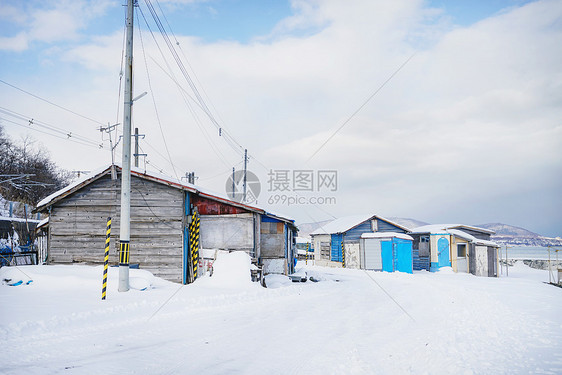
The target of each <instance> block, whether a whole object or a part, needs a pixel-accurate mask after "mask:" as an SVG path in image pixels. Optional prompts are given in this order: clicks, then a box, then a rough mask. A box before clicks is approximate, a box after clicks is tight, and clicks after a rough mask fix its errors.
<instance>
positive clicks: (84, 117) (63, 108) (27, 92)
mask: <svg viewBox="0 0 562 375" xmlns="http://www.w3.org/2000/svg"><path fill="white" fill-rule="evenodd" d="M0 82H2V83H3V84H5V85H7V86H10V87H12V88H14V89H16V90H19V91H21V92H23V93H25V94H27V95H30V96H33V97H34V98H36V99H39V100H42V101H44V102H45V103H49V104H50V105H53V106H55V107H57V108H60V109H62V110H64V111H67V112H69V113H72V114H73V115H76V116H79V117H82V118H83V119H86V120H88V121H92V122H95V123H96V124H101V125H105V124H104V123H103V122H100V121H97V120H94V119H92V118H90V117H87V116H84V115H81V114H79V113H77V112H74V111H73V110H71V109H68V108H65V107H63V106H61V105H58V104H56V103H53V102H51V101H49V100H47V99H44V98H42V97H40V96H38V95H35V94H32V93H30V92H29V91H26V90H24V89H21V88H19V87H17V86H14V85H12V84H10V83H8V82H6V81H3V80H1V79H0Z"/></svg>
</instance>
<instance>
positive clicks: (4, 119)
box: [0, 117, 104, 149]
mask: <svg viewBox="0 0 562 375" xmlns="http://www.w3.org/2000/svg"><path fill="white" fill-rule="evenodd" d="M0 121H6V122H9V123H12V124H14V125H17V126H21V127H24V128H27V129H31V130H33V131H36V132H39V133H43V134H47V135H50V136H52V137H55V138H59V139H64V140H67V141H71V142H74V143H78V144H81V145H83V146H88V147H93V148H97V149H103V148H104V147H103V145H95V144H92V143H85V142H83V141H80V140H78V139H73V138H70V137H64V136H60V135H56V134H52V133H49V132H46V131H44V130H40V129H36V128H29V126H28V125H23V124H19V123H17V122H15V121H12V120H8V119H6V118H3V117H0Z"/></svg>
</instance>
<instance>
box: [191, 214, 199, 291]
mask: <svg viewBox="0 0 562 375" xmlns="http://www.w3.org/2000/svg"><path fill="white" fill-rule="evenodd" d="M199 226H200V220H199V215H197V211H194V212H193V216H192V220H191V225H190V231H189V232H190V233H189V237H190V241H189V243H190V247H191V249H190V253H191V262H192V263H191V264H192V267H193V268H192V269H193V280H194V281H195V279H196V278H197V268H198V264H199Z"/></svg>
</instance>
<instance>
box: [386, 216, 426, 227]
mask: <svg viewBox="0 0 562 375" xmlns="http://www.w3.org/2000/svg"><path fill="white" fill-rule="evenodd" d="M387 219H388V220H390V221H394V222H395V223H397V224H400V225H402V226H404V227H406V228H410V229H414V228H417V227H421V226H423V225H428V224H429V223H426V222H425V221H420V220H416V219H410V218H407V217H387Z"/></svg>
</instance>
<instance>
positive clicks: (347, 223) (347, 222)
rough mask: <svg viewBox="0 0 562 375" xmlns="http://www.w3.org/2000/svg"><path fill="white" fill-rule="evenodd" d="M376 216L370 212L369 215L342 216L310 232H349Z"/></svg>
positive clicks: (313, 233)
mask: <svg viewBox="0 0 562 375" xmlns="http://www.w3.org/2000/svg"><path fill="white" fill-rule="evenodd" d="M374 216H375V215H373V214H369V215H352V216H344V217H340V218H337V219H335V220H333V221H331V222H329V223H328V224H326V225H324V226H323V227H320V228H318V229H316V230H315V231H313V232H312V233H310V234H311V235H318V234H332V233H343V232H347V231H348V230H350V229H352V228H354V227H356V226H358V225H359V224H361V223H363V222H364V221H367V220H369V219H370V218H372V217H374Z"/></svg>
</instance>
